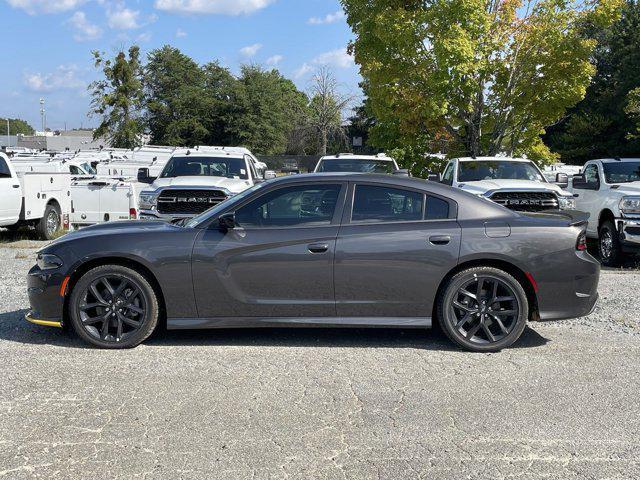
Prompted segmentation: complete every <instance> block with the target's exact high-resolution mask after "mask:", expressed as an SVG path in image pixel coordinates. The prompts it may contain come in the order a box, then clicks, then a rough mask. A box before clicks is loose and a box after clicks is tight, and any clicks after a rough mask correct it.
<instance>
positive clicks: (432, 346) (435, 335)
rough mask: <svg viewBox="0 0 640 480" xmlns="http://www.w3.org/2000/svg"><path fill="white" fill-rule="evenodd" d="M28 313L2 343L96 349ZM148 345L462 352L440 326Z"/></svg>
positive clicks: (524, 344)
mask: <svg viewBox="0 0 640 480" xmlns="http://www.w3.org/2000/svg"><path fill="white" fill-rule="evenodd" d="M26 313H27V310H16V311H14V312H8V313H0V342H6V341H8V342H17V343H24V344H34V345H53V346H59V347H67V348H90V347H89V346H88V345H86V344H85V343H84V342H82V341H81V340H80V339H79V338H77V337H76V336H75V335H74V334H73V332H69V331H67V330H61V329H59V328H51V327H43V326H39V325H33V324H30V323H28V322H27V321H26V320H25V319H24V315H25V314H26ZM548 342H549V340H547V339H546V338H545V337H543V336H542V335H540V334H539V333H538V332H536V331H535V330H533V329H532V328H529V327H527V328H526V329H525V331H524V332H523V334H522V336H521V337H520V339H519V340H518V341H517V342H516V343H515V344H514V345H513V346H512V347H511V348H516V349H517V348H535V347H541V346H544V345H546V344H547V343H548ZM144 344H145V345H148V346H154V347H163V346H185V347H188V346H213V347H215V346H222V347H226V346H234V347H235V346H259V347H316V348H317V347H334V348H415V349H423V350H442V351H458V350H459V349H458V348H456V347H455V346H454V345H453V344H452V343H451V342H450V341H449V339H447V337H446V336H445V335H444V333H442V332H441V331H440V330H439V329H438V328H434V329H432V330H427V331H425V330H421V329H390V328H304V327H295V328H247V329H220V330H172V331H167V330H166V329H159V330H158V331H157V332H156V333H154V335H152V336H151V338H149V339H148V340H147V341H146V342H144Z"/></svg>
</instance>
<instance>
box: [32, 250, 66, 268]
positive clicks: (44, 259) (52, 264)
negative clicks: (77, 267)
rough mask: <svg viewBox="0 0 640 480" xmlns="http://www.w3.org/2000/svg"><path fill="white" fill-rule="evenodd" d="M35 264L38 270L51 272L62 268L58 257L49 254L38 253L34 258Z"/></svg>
mask: <svg viewBox="0 0 640 480" xmlns="http://www.w3.org/2000/svg"><path fill="white" fill-rule="evenodd" d="M36 263H37V264H38V267H39V268H40V270H53V269H55V268H58V267H61V266H62V260H61V259H60V257H57V256H56V255H51V254H49V253H39V254H38V256H37V257H36Z"/></svg>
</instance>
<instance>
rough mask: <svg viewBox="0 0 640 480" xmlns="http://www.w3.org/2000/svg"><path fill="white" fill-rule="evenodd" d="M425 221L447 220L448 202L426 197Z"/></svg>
mask: <svg viewBox="0 0 640 480" xmlns="http://www.w3.org/2000/svg"><path fill="white" fill-rule="evenodd" d="M424 218H425V220H446V219H447V218H449V202H446V201H445V200H442V199H441V198H437V197H430V196H428V195H427V213H426V215H425V216H424Z"/></svg>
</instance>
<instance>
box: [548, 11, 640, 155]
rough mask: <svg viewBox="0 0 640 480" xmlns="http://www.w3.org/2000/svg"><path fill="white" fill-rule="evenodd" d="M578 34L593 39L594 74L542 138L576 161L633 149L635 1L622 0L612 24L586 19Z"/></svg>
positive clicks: (639, 21) (637, 67) (637, 55)
mask: <svg viewBox="0 0 640 480" xmlns="http://www.w3.org/2000/svg"><path fill="white" fill-rule="evenodd" d="M583 35H584V36H585V37H586V38H590V39H593V40H597V41H598V46H597V48H596V49H595V52H594V55H593V63H594V65H595V66H596V74H595V76H594V77H593V80H592V82H591V84H590V85H589V88H588V89H587V94H586V96H585V98H584V100H582V101H581V102H580V103H578V105H576V106H575V108H573V109H571V110H569V112H568V115H567V116H566V117H565V118H564V119H563V120H562V121H561V122H559V123H558V125H555V126H553V127H552V128H550V129H549V131H548V134H547V135H546V136H545V137H544V140H545V143H546V144H547V145H548V146H549V147H550V148H551V150H553V151H554V152H557V153H559V154H560V155H561V156H562V159H563V161H566V162H569V163H576V164H581V163H584V162H585V161H586V160H589V159H592V158H598V157H603V156H625V155H634V154H637V152H638V150H639V149H640V138H639V137H638V135H637V133H638V132H637V124H638V123H637V122H638V119H639V117H638V115H639V114H640V111H639V109H638V95H637V91H636V90H635V89H638V88H639V87H640V3H639V2H638V1H637V0H626V1H625V2H624V4H623V6H622V8H621V14H620V18H619V19H618V20H616V21H615V22H614V23H613V24H612V25H610V26H604V27H603V26H602V25H591V24H586V25H585V28H584V31H583Z"/></svg>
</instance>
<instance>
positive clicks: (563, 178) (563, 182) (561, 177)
mask: <svg viewBox="0 0 640 480" xmlns="http://www.w3.org/2000/svg"><path fill="white" fill-rule="evenodd" d="M556 183H557V184H558V185H559V186H560V187H562V188H567V187H568V186H569V175H567V174H566V173H556Z"/></svg>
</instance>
